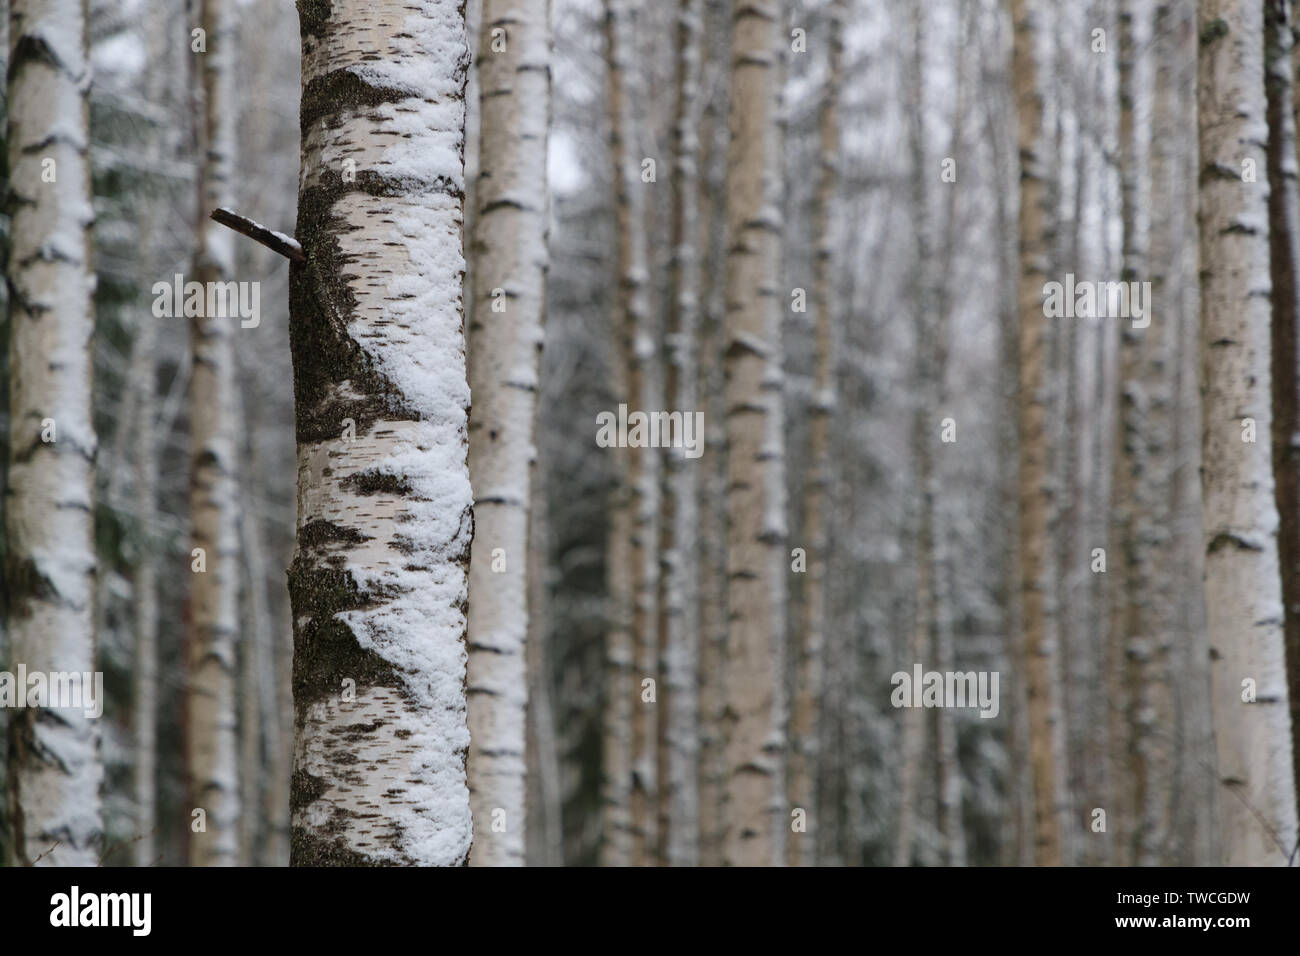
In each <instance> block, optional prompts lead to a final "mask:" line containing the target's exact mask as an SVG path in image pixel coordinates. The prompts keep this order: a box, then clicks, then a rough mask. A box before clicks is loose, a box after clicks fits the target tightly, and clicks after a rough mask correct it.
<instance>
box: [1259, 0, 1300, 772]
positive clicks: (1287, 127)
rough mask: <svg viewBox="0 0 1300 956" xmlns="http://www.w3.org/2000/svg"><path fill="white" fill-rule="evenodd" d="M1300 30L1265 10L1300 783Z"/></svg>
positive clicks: (1288, 626)
mask: <svg viewBox="0 0 1300 956" xmlns="http://www.w3.org/2000/svg"><path fill="white" fill-rule="evenodd" d="M1294 29H1295V23H1294V8H1293V5H1292V3H1291V0H1268V2H1267V3H1266V4H1265V7H1264V42H1265V48H1264V57H1265V61H1264V89H1265V93H1266V95H1267V99H1268V106H1267V109H1268V184H1269V194H1268V217H1269V232H1268V235H1269V262H1270V273H1271V278H1272V281H1273V314H1272V325H1271V329H1272V348H1273V353H1272V356H1273V416H1274V417H1273V435H1272V439H1273V477H1274V482H1275V489H1274V492H1275V498H1276V503H1277V511H1278V518H1279V523H1278V534H1277V553H1278V561H1279V562H1280V564H1281V569H1282V607H1283V618H1282V621H1283V625H1282V630H1283V634H1284V637H1285V642H1286V664H1287V696H1288V698H1289V700H1290V705H1291V731H1292V733H1291V764H1292V770H1293V771H1294V772H1295V773H1296V774H1297V778H1298V779H1297V786H1298V787H1300V735H1297V734H1296V728H1300V352H1298V350H1300V334H1298V329H1297V326H1298V325H1300V323H1298V322H1297V318H1298V317H1300V295H1298V294H1297V290H1296V275H1297V273H1298V272H1300V218H1298V217H1300V189H1298V188H1297V185H1296V161H1297V157H1296V127H1295V115H1294V112H1293V110H1294V106H1295V103H1294V97H1295V91H1294V88H1293V86H1292V63H1291V61H1292V56H1293V46H1294V39H1293V36H1292V31H1293V30H1294Z"/></svg>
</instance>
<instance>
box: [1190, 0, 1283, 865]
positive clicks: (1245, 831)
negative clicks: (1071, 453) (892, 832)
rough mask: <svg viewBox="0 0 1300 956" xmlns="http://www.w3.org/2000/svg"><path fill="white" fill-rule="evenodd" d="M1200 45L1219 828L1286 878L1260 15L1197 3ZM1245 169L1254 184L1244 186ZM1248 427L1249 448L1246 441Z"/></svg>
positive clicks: (1206, 477)
mask: <svg viewBox="0 0 1300 956" xmlns="http://www.w3.org/2000/svg"><path fill="white" fill-rule="evenodd" d="M1199 33H1200V40H1201V46H1200V62H1199V65H1198V73H1199V77H1198V84H1197V100H1198V106H1199V126H1200V149H1201V175H1200V184H1201V185H1200V214H1199V218H1200V226H1201V257H1200V258H1201V303H1202V309H1201V315H1202V339H1201V343H1202V350H1203V362H1204V380H1203V383H1202V395H1203V416H1204V418H1203V426H1202V457H1201V460H1202V471H1201V485H1202V497H1203V507H1204V512H1205V603H1206V613H1207V624H1208V631H1209V640H1210V683H1211V695H1212V710H1213V714H1214V722H1215V728H1214V729H1215V738H1216V747H1217V752H1218V777H1219V782H1220V784H1221V785H1222V787H1223V790H1222V791H1221V796H1220V799H1219V826H1220V829H1221V838H1222V852H1223V859H1224V862H1225V863H1227V864H1228V865H1230V866H1231V865H1264V864H1278V865H1285V863H1286V862H1287V859H1288V855H1289V854H1290V853H1291V851H1292V849H1293V848H1294V846H1295V842H1296V805H1295V781H1294V777H1293V775H1292V767H1291V736H1290V734H1291V726H1290V724H1291V720H1290V714H1289V712H1288V703H1287V686H1286V667H1285V662H1284V660H1283V637H1282V594H1281V582H1280V578H1279V569H1278V557H1277V531H1278V517H1277V508H1276V506H1275V504H1274V501H1273V469H1272V454H1271V448H1270V442H1269V434H1270V427H1271V424H1272V409H1271V407H1270V399H1271V394H1270V383H1271V372H1270V368H1269V356H1270V342H1269V321H1270V307H1269V293H1270V289H1271V285H1270V281H1269V271H1268V270H1269V247H1268V209H1267V203H1268V185H1267V165H1266V156H1265V148H1264V144H1265V143H1266V141H1267V135H1268V131H1267V128H1266V123H1265V117H1264V82H1263V81H1264V64H1263V54H1264V34H1263V5H1262V4H1260V3H1255V2H1252V0H1202V2H1201V5H1200V23H1199ZM1244 160H1252V161H1253V162H1254V165H1255V170H1256V180H1257V181H1256V182H1244V181H1243V180H1242V171H1243V161H1244ZM1248 418H1249V419H1253V420H1254V423H1255V428H1256V432H1257V436H1258V437H1257V440H1256V441H1254V442H1247V441H1244V440H1243V436H1244V425H1243V421H1244V420H1245V419H1248ZM1245 681H1253V682H1254V697H1255V699H1254V700H1253V702H1249V703H1248V702H1246V701H1245V700H1243V698H1244V697H1247V696H1248V695H1247V693H1246V691H1247V690H1248V688H1247V687H1243V682H1245Z"/></svg>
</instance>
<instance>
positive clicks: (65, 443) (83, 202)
mask: <svg viewBox="0 0 1300 956" xmlns="http://www.w3.org/2000/svg"><path fill="white" fill-rule="evenodd" d="M9 15H10V16H9V26H10V33H9V37H10V41H11V46H10V58H9V89H8V97H9V136H8V150H9V188H10V195H9V205H10V209H11V210H12V219H11V222H10V229H9V234H10V241H11V246H10V251H9V266H8V280H9V306H10V313H11V314H10V322H11V326H12V332H11V338H10V343H9V409H10V438H9V443H10V447H9V487H8V500H7V501H6V503H5V534H6V538H7V550H8V555H7V562H6V563H7V567H6V569H5V579H6V580H5V586H6V588H7V589H8V595H7V597H8V604H9V621H8V628H9V641H10V651H11V655H12V659H13V661H14V663H15V665H17V664H23V665H25V666H26V667H27V671H28V673H29V674H30V673H33V672H46V673H49V672H54V671H75V672H80V673H86V672H93V671H94V669H95V642H94V634H93V626H92V603H93V594H94V580H95V552H94V540H93V506H92V488H93V469H94V460H95V432H94V424H93V421H92V418H91V409H90V395H91V372H92V366H91V353H90V341H91V335H92V333H93V330H94V317H93V312H92V304H91V297H92V294H93V291H94V281H95V280H94V274H93V272H92V271H91V267H90V261H89V255H90V243H89V229H90V225H91V222H92V220H93V218H94V216H93V211H92V208H91V199H90V166H89V163H88V160H87V148H88V141H89V131H88V114H87V90H88V89H89V86H90V73H89V64H88V62H87V59H86V46H85V44H86V39H85V26H86V24H85V9H84V6H83V4H82V2H81V0H13V2H12V3H11V4H10V10H9ZM51 161H52V163H53V165H52V166H51V165H49V162H51ZM47 171H50V172H53V173H54V175H55V176H56V179H55V180H54V181H51V182H47V181H45V179H44V178H43V174H44V173H46V172H47ZM50 429H53V431H52V432H51V431H50ZM43 432H44V433H45V437H46V438H51V439H53V440H50V441H46V440H43V437H42V433H43ZM9 718H10V722H11V726H10V752H9V788H10V793H9V798H10V819H11V821H12V824H13V829H14V852H15V855H16V857H17V860H18V861H19V862H20V863H35V862H39V863H40V864H41V865H46V866H49V865H55V866H94V865H96V864H97V862H98V859H99V849H100V842H101V839H102V831H103V824H102V816H101V804H100V795H99V789H100V784H101V783H102V781H103V765H102V763H101V759H100V752H99V741H100V731H99V727H98V725H97V723H96V721H95V720H94V719H92V718H87V717H86V716H85V713H84V710H83V708H81V707H71V708H60V709H57V710H56V709H54V708H24V709H22V710H20V711H13V712H11V713H10V715H9Z"/></svg>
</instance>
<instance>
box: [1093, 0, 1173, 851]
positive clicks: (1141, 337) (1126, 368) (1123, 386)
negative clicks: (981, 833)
mask: <svg viewBox="0 0 1300 956" xmlns="http://www.w3.org/2000/svg"><path fill="white" fill-rule="evenodd" d="M1142 12H1143V9H1142V5H1141V4H1140V3H1139V2H1138V0H1125V3H1124V6H1123V8H1122V9H1121V12H1120V21H1119V29H1120V60H1119V99H1120V124H1119V134H1120V135H1119V145H1120V170H1119V172H1120V199H1121V206H1122V220H1123V229H1124V247H1123V259H1124V266H1123V273H1122V278H1123V280H1124V281H1125V282H1142V281H1147V280H1149V274H1148V268H1147V254H1148V241H1149V217H1148V213H1147V210H1148V208H1149V206H1150V191H1149V189H1148V188H1147V184H1148V182H1149V179H1148V169H1147V164H1148V162H1149V160H1148V155H1149V150H1150V144H1149V136H1150V133H1149V128H1150V118H1149V116H1148V115H1147V111H1146V102H1147V99H1146V90H1147V88H1148V85H1149V83H1150V73H1149V71H1148V70H1147V69H1146V68H1145V64H1146V62H1147V60H1148V56H1147V55H1144V53H1143V51H1144V49H1145V47H1146V45H1147V43H1148V42H1149V41H1148V39H1147V37H1146V35H1145V32H1144V30H1143V21H1142V20H1141V19H1140V18H1141V15H1142ZM1154 321H1157V320H1153V322H1154ZM1162 327H1163V322H1162V323H1161V325H1160V326H1156V327H1155V328H1154V329H1153V328H1151V327H1148V328H1146V329H1139V328H1137V327H1135V325H1134V324H1133V323H1132V322H1124V324H1123V325H1122V326H1121V329H1120V368H1119V379H1120V381H1119V387H1120V391H1119V403H1118V405H1119V418H1120V427H1119V429H1118V436H1117V439H1118V440H1117V447H1116V450H1115V458H1114V493H1115V503H1116V504H1115V509H1114V529H1113V532H1112V534H1113V540H1114V542H1115V545H1116V546H1115V547H1112V548H1111V551H1110V557H1111V562H1110V567H1109V568H1108V573H1109V575H1110V576H1111V577H1110V579H1111V580H1112V581H1115V582H1116V583H1117V584H1118V588H1117V589H1116V593H1114V596H1113V600H1112V605H1111V620H1110V634H1109V639H1108V641H1107V648H1106V658H1107V665H1106V671H1107V672H1106V675H1105V686H1106V694H1107V696H1108V697H1109V698H1110V707H1109V709H1108V713H1109V714H1110V727H1109V730H1108V736H1109V739H1110V742H1111V747H1112V748H1113V749H1112V752H1111V759H1112V762H1113V763H1114V765H1115V766H1114V768H1113V771H1112V773H1111V775H1110V778H1111V780H1112V781H1113V788H1114V790H1113V792H1112V793H1111V794H1110V795H1109V807H1108V811H1109V818H1108V826H1109V828H1110V833H1111V834H1112V836H1111V839H1112V841H1113V844H1114V846H1115V848H1116V853H1115V854H1114V855H1113V856H1112V858H1111V859H1112V862H1114V863H1117V864H1119V865H1122V866H1133V865H1134V864H1135V863H1136V862H1137V860H1138V845H1139V842H1140V841H1149V840H1150V839H1151V834H1150V833H1149V831H1148V826H1149V825H1150V824H1152V823H1153V821H1151V820H1147V819H1145V818H1144V815H1143V808H1144V806H1145V805H1146V803H1147V800H1148V792H1149V790H1150V789H1151V787H1152V784H1153V782H1154V781H1153V779H1152V773H1151V769H1152V768H1151V767H1150V762H1149V759H1148V758H1149V754H1150V747H1151V735H1152V733H1153V730H1154V728H1152V727H1151V725H1150V724H1149V723H1148V718H1149V716H1150V712H1151V701H1150V697H1149V690H1150V685H1149V683H1148V682H1147V681H1146V680H1145V678H1146V677H1147V676H1148V675H1147V674H1146V673H1144V670H1145V668H1144V667H1143V664H1144V662H1145V661H1146V660H1147V659H1148V658H1149V657H1150V656H1153V653H1154V644H1155V642H1156V641H1157V640H1159V639H1160V638H1162V637H1163V635H1162V634H1159V633H1157V632H1156V630H1155V629H1154V628H1155V627H1157V626H1158V622H1157V621H1156V620H1154V615H1153V611H1154V610H1155V608H1154V607H1153V606H1152V605H1153V604H1154V597H1155V585H1156V576H1155V574H1156V568H1155V561H1156V555H1155V553H1154V549H1153V543H1154V541H1153V538H1154V534H1155V526H1154V520H1155V518H1156V515H1155V507H1156V504H1157V495H1158V494H1160V493H1161V492H1162V491H1163V489H1158V488H1156V487H1153V482H1152V478H1153V476H1152V473H1151V468H1152V463H1151V461H1150V457H1151V456H1150V446H1151V444H1152V442H1153V441H1154V440H1155V436H1154V435H1153V434H1152V425H1153V423H1152V421H1151V407H1150V406H1151V398H1152V396H1151V386H1152V385H1153V384H1155V383H1154V382H1153V380H1152V378H1151V376H1149V375H1148V374H1147V372H1148V369H1147V367H1146V357H1147V354H1148V353H1149V351H1150V348H1151V345H1150V343H1151V339H1152V337H1153V335H1154V334H1156V333H1157V332H1158V331H1159V329H1160V328H1162ZM1148 862H1149V861H1148Z"/></svg>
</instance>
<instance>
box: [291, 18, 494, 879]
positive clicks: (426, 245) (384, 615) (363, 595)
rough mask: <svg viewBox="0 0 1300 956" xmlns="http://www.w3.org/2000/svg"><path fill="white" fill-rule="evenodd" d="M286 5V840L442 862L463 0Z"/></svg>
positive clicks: (457, 778)
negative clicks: (296, 163) (290, 19)
mask: <svg viewBox="0 0 1300 956" xmlns="http://www.w3.org/2000/svg"><path fill="white" fill-rule="evenodd" d="M299 17H300V20H301V24H302V39H303V50H302V54H303V55H302V75H303V96H302V107H301V120H300V125H301V129H302V131H303V138H302V169H303V173H302V176H301V178H300V182H299V193H298V227H297V237H298V239H299V240H300V241H301V243H302V246H303V249H304V252H305V254H306V262H305V263H301V264H299V263H295V264H293V265H292V266H291V268H290V293H289V295H290V301H289V308H290V345H291V347H292V350H293V362H294V398H295V407H296V413H297V440H298V534H297V543H296V548H295V552H294V558H293V563H292V565H291V566H290V569H289V596H290V600H291V603H292V608H293V620H294V707H295V715H294V716H295V748H294V750H295V752H294V767H293V789H292V804H293V818H292V819H293V829H292V837H291V842H292V850H291V852H292V862H293V864H294V865H364V864H392V863H396V864H420V865H459V864H463V863H464V862H465V860H466V858H467V855H468V853H469V849H470V842H471V839H472V829H473V828H472V818H471V813H470V804H469V789H468V786H467V785H466V778H465V753H466V750H467V749H468V747H469V733H468V730H467V727H466V713H465V710H466V708H465V689H464V687H465V677H466V674H465V672H466V649H465V635H466V620H465V602H466V591H467V581H466V577H467V573H468V567H467V566H468V562H469V552H470V539H471V536H472V533H473V520H474V519H473V508H472V496H471V492H470V484H469V469H468V465H467V462H466V456H467V446H468V433H467V413H468V408H469V385H468V381H467V379H466V372H465V347H464V313H463V309H462V306H461V279H462V276H463V273H464V260H463V258H462V256H461V227H462V222H463V215H464V166H463V162H464V159H463V157H464V144H465V73H466V69H467V66H468V62H469V50H468V47H467V45H466V36H465V16H464V9H463V6H462V4H461V3H460V2H459V0H418V2H414V3H412V2H411V0H403V2H399V0H365V2H362V0H334V2H333V3H332V4H330V5H326V4H317V3H307V2H303V3H300V5H299ZM354 164H355V165H354Z"/></svg>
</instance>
